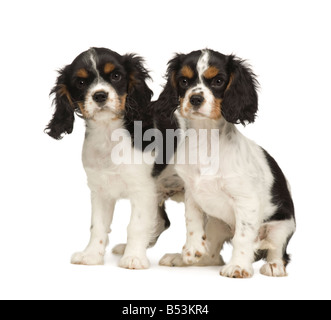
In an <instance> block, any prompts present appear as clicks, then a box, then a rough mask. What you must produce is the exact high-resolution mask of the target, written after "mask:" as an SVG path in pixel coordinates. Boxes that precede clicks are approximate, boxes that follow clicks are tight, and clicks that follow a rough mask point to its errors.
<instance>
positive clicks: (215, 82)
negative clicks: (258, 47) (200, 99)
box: [211, 77, 224, 88]
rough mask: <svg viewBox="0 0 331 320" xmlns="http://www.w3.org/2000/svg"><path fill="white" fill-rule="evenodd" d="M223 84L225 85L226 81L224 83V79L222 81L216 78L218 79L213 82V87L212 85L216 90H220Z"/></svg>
mask: <svg viewBox="0 0 331 320" xmlns="http://www.w3.org/2000/svg"><path fill="white" fill-rule="evenodd" d="M223 84H224V81H223V79H222V78H221V77H216V78H214V79H213V81H212V82H211V85H212V87H214V88H220V87H222V86H223Z"/></svg>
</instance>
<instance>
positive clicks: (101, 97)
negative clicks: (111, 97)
mask: <svg viewBox="0 0 331 320" xmlns="http://www.w3.org/2000/svg"><path fill="white" fill-rule="evenodd" d="M107 98H108V93H107V92H104V91H98V92H96V93H95V94H94V95H93V100H94V101H95V102H97V103H102V102H105V101H106V100H107Z"/></svg>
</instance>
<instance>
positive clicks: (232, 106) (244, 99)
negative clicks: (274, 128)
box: [222, 55, 258, 125]
mask: <svg viewBox="0 0 331 320" xmlns="http://www.w3.org/2000/svg"><path fill="white" fill-rule="evenodd" d="M228 72H229V73H230V74H231V76H230V79H229V84H228V87H227V89H226V91H225V94H224V99H223V102H222V115H223V117H224V118H225V120H226V121H228V122H231V123H241V124H243V125H245V124H246V123H251V122H254V120H255V116H256V113H257V110H258V96H257V87H258V82H257V80H256V79H255V75H254V73H253V72H252V70H251V69H250V68H249V67H247V66H246V65H245V63H244V61H242V60H239V59H237V58H236V57H235V56H233V55H231V56H229V61H228Z"/></svg>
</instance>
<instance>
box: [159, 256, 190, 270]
mask: <svg viewBox="0 0 331 320" xmlns="http://www.w3.org/2000/svg"><path fill="white" fill-rule="evenodd" d="M159 265H160V266H165V267H184V266H186V264H185V263H184V261H183V258H182V255H181V254H180V253H173V254H166V255H164V256H163V258H162V259H161V260H160V262H159Z"/></svg>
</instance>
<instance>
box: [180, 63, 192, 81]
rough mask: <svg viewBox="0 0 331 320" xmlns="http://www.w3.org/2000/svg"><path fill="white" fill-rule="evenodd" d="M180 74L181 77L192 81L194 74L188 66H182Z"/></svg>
mask: <svg viewBox="0 0 331 320" xmlns="http://www.w3.org/2000/svg"><path fill="white" fill-rule="evenodd" d="M181 74H182V75H183V77H186V78H189V79H192V78H193V77H194V72H193V70H192V69H191V67H189V66H184V67H183V68H182V70H181Z"/></svg>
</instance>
